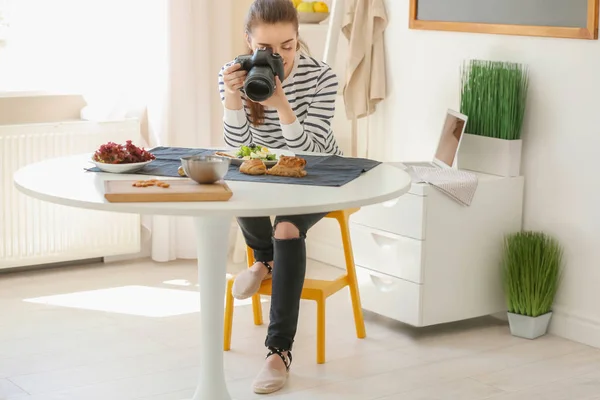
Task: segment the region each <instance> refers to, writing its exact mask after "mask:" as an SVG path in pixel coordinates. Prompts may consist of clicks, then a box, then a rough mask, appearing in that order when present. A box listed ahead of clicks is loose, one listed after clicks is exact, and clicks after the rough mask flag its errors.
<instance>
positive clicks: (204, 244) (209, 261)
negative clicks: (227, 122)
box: [14, 154, 411, 400]
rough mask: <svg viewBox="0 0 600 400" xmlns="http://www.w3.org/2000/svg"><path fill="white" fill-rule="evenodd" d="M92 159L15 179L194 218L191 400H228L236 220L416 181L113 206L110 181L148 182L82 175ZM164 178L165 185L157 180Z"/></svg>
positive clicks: (381, 169) (84, 204) (344, 200)
mask: <svg viewBox="0 0 600 400" xmlns="http://www.w3.org/2000/svg"><path fill="white" fill-rule="evenodd" d="M90 156H91V155H90V154H83V155H78V156H73V157H65V158H58V159H51V160H47V161H43V162H39V163H36V164H31V165H28V166H26V167H24V168H21V169H20V170H18V171H17V172H16V173H15V175H14V181H15V185H16V187H17V188H18V189H19V190H20V191H21V192H23V193H25V194H26V195H29V196H31V197H34V198H37V199H40V200H44V201H48V202H51V203H56V204H62V205H66V206H72V207H78V208H86V209H93V210H102V211H113V212H124V213H138V214H147V215H180V216H191V217H194V222H195V229H196V233H197V252H198V280H199V285H200V302H201V312H200V323H201V336H200V344H201V349H202V351H201V355H200V379H199V383H198V387H197V389H196V393H195V394H194V397H193V400H207V399H210V400H230V399H231V397H230V395H229V392H228V390H227V385H226V384H225V375H224V370H223V298H224V296H225V284H226V281H225V279H226V265H227V250H228V240H229V238H228V235H229V229H230V222H231V219H232V218H233V217H257V216H273V215H293V214H308V213H318V212H330V211H335V210H342V209H346V208H352V207H361V206H366V205H371V204H377V203H382V202H385V201H388V200H393V199H395V198H397V197H399V196H401V195H403V194H404V193H406V192H407V191H408V189H409V188H410V183H411V179H410V176H409V175H408V174H407V173H406V172H404V171H403V170H401V169H399V168H396V167H393V166H390V165H386V164H381V165H379V166H377V167H375V168H373V169H372V170H371V171H369V172H367V173H364V174H363V175H362V176H360V177H359V178H357V179H355V180H354V181H352V182H350V183H348V184H346V185H344V186H342V187H318V186H304V185H281V184H267V183H254V182H236V181H227V184H228V185H229V187H230V188H231V190H232V192H233V196H232V197H231V199H230V200H229V201H223V202H182V203H109V202H108V201H107V200H106V199H105V198H104V183H103V182H104V180H106V179H124V180H131V179H150V178H151V177H150V176H147V175H143V176H142V175H130V174H128V175H124V174H123V175H121V174H108V173H96V172H87V171H84V168H89V167H90V166H91V164H90V163H89V162H88V160H89V159H90ZM157 178H160V179H163V180H164V179H165V178H161V177H157Z"/></svg>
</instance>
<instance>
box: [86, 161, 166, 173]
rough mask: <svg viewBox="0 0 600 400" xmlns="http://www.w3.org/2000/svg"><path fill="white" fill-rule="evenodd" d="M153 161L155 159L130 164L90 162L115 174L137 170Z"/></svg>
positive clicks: (102, 169)
mask: <svg viewBox="0 0 600 400" xmlns="http://www.w3.org/2000/svg"><path fill="white" fill-rule="evenodd" d="M152 161H154V160H150V161H144V162H139V163H129V164H105V163H101V162H98V161H94V160H90V162H91V163H92V164H94V165H95V166H96V167H98V168H99V169H100V170H101V171H103V172H110V173H113V174H127V173H132V172H136V171H139V170H140V169H142V168H144V167H145V166H146V165H148V164H150V163H151V162H152Z"/></svg>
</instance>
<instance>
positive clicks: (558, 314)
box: [549, 307, 600, 348]
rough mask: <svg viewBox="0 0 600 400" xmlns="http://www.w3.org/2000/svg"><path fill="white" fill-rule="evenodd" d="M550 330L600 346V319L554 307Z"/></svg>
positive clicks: (555, 333)
mask: <svg viewBox="0 0 600 400" xmlns="http://www.w3.org/2000/svg"><path fill="white" fill-rule="evenodd" d="M549 332H550V333H552V334H553V335H556V336H560V337H563V338H565V339H568V340H572V341H574V342H579V343H583V344H586V345H588V346H592V347H596V348H600V320H598V319H595V318H589V317H584V316H583V315H580V314H578V313H574V312H570V311H567V310H565V309H564V308H563V307H554V310H553V313H552V321H551V323H550V329H549Z"/></svg>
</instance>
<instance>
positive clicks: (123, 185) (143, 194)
mask: <svg viewBox="0 0 600 400" xmlns="http://www.w3.org/2000/svg"><path fill="white" fill-rule="evenodd" d="M149 180H150V179H148V180H145V182H148V181H149ZM136 182H142V181H141V180H139V181H120V180H107V181H104V197H105V198H106V200H108V201H109V202H111V203H137V202H182V201H227V200H229V199H230V198H231V196H232V195H233V193H232V192H231V189H229V186H227V183H225V182H217V183H213V184H209V185H200V184H198V183H196V182H194V181H193V180H191V179H168V180H159V181H158V182H165V183H168V184H169V187H167V188H163V187H160V186H157V185H153V186H146V187H136V186H134V184H135V183H136Z"/></svg>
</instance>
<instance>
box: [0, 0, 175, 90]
mask: <svg viewBox="0 0 600 400" xmlns="http://www.w3.org/2000/svg"><path fill="white" fill-rule="evenodd" d="M166 1H167V0H0V15H8V18H9V19H8V21H9V23H10V28H9V31H10V32H9V35H8V37H7V40H6V42H5V43H4V45H3V46H2V45H0V92H1V91H58V92H72V93H83V92H88V91H94V90H96V89H98V88H104V89H106V88H113V89H114V90H123V89H125V90H128V88H130V87H132V85H133V86H135V85H137V86H138V87H141V86H140V85H141V82H143V80H144V79H148V76H149V75H148V74H150V73H152V70H153V68H156V65H157V62H159V61H160V58H159V57H162V56H161V55H163V53H162V51H163V49H164V48H165V45H166V42H165V40H166V18H167V12H166V6H167V5H166ZM9 2H10V3H9ZM6 10H8V11H6Z"/></svg>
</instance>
